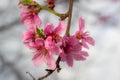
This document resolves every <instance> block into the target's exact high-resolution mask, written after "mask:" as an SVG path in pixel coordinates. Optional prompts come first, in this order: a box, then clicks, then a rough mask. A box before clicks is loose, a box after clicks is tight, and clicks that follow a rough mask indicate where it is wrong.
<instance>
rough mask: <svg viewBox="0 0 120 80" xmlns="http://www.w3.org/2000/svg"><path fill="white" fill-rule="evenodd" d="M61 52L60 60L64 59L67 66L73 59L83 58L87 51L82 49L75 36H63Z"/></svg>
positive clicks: (71, 64)
mask: <svg viewBox="0 0 120 80" xmlns="http://www.w3.org/2000/svg"><path fill="white" fill-rule="evenodd" d="M61 47H62V53H61V54H60V57H61V61H66V63H67V64H68V66H70V67H72V66H73V59H75V60H85V59H86V58H85V57H86V56H88V53H87V52H85V51H82V47H81V45H80V44H79V40H78V39H76V37H75V36H70V37H66V36H65V37H64V38H63V44H62V46H61Z"/></svg>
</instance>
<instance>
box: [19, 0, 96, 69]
mask: <svg viewBox="0 0 120 80" xmlns="http://www.w3.org/2000/svg"><path fill="white" fill-rule="evenodd" d="M55 1H56V0H45V2H46V4H47V6H46V7H45V6H42V5H40V4H39V3H37V2H36V1H33V0H19V7H20V9H21V11H22V12H21V22H22V23H23V24H24V25H25V26H27V27H28V30H26V31H24V33H23V42H24V44H25V45H26V46H27V47H28V48H30V49H32V50H34V56H33V58H32V60H33V63H34V64H35V66H40V65H41V64H43V63H46V64H47V65H48V67H49V68H50V69H51V70H55V69H56V67H58V65H59V64H58V63H56V61H55V59H54V57H53V56H54V55H56V56H58V57H59V61H62V62H66V63H67V65H68V66H70V67H72V66H73V60H76V61H83V60H85V59H86V57H87V56H88V52H87V51H84V50H83V48H87V49H89V47H88V44H90V45H94V44H95V41H94V40H93V38H92V37H90V36H89V34H88V32H87V31H84V28H85V26H84V25H85V23H84V20H83V18H82V17H80V18H79V21H78V25H79V26H78V27H79V29H78V30H77V31H76V32H75V33H74V34H73V35H67V34H69V33H65V34H64V35H61V33H64V32H65V31H66V30H67V29H68V28H67V27H68V24H70V23H68V24H67V23H66V21H64V19H66V18H67V17H69V15H70V14H69V13H70V12H68V13H66V14H60V13H57V12H56V11H55V10H54V7H55ZM41 10H46V11H48V12H50V13H52V14H54V15H56V16H58V17H60V18H61V20H60V21H59V22H58V24H57V26H54V25H53V24H52V23H49V22H48V23H47V24H46V25H45V26H44V28H43V29H42V28H41V23H42V20H41V19H40V17H39V16H38V13H39V12H40V11H41ZM68 19H69V18H68Z"/></svg>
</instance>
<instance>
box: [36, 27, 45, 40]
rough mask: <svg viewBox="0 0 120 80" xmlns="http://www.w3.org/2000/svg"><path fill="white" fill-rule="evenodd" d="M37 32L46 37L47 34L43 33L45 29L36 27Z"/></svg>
mask: <svg viewBox="0 0 120 80" xmlns="http://www.w3.org/2000/svg"><path fill="white" fill-rule="evenodd" d="M36 32H37V34H39V35H40V37H42V38H45V35H44V34H43V29H39V28H38V27H36Z"/></svg>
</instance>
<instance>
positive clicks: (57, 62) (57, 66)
mask: <svg viewBox="0 0 120 80" xmlns="http://www.w3.org/2000/svg"><path fill="white" fill-rule="evenodd" d="M60 60H61V58H60V56H59V57H58V59H57V61H56V68H55V69H54V70H50V69H46V71H47V72H48V73H47V74H46V75H45V76H43V77H40V78H38V80H43V79H45V78H47V77H48V76H50V75H51V74H52V73H53V72H54V71H56V70H57V72H59V71H60V70H61V68H60V65H59V63H60Z"/></svg>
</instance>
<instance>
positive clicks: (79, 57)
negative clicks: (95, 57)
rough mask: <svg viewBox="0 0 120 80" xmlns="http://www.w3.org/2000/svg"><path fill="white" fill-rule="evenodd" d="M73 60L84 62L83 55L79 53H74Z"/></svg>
mask: <svg viewBox="0 0 120 80" xmlns="http://www.w3.org/2000/svg"><path fill="white" fill-rule="evenodd" d="M73 58H74V59H75V60H85V59H86V58H85V57H84V56H83V55H81V54H80V53H75V54H73Z"/></svg>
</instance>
